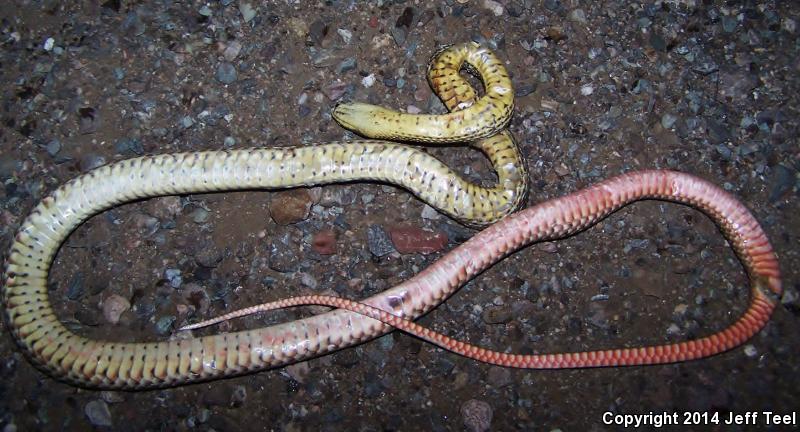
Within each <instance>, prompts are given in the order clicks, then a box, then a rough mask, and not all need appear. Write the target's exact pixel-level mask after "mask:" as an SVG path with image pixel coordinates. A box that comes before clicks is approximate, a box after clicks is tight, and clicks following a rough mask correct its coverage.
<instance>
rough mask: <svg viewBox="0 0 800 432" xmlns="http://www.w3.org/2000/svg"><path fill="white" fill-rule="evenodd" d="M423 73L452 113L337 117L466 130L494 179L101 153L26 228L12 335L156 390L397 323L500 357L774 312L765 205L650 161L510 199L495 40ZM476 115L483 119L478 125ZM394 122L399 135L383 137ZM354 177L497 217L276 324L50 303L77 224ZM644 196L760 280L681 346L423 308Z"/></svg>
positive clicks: (15, 269)
mask: <svg viewBox="0 0 800 432" xmlns="http://www.w3.org/2000/svg"><path fill="white" fill-rule="evenodd" d="M465 62H468V63H469V64H470V65H471V66H470V67H467V69H468V71H469V70H473V69H474V70H475V71H477V72H479V73H480V74H481V79H482V81H483V83H484V89H485V94H484V95H483V96H481V97H480V98H478V97H477V96H476V94H475V91H474V90H468V89H465V88H464V86H465V85H467V82H466V81H465V80H464V79H463V78H461V77H458V76H457V75H458V71H459V70H460V69H461V68H462V67H463V63H465ZM428 73H429V74H428V78H429V81H430V83H431V84H432V85H433V86H434V90H436V89H441V91H442V92H441V93H440V96H441V97H442V100H443V102H444V104H445V106H446V107H447V108H449V109H450V112H449V113H447V114H441V115H436V116H433V115H422V114H414V115H410V114H405V113H400V112H396V111H394V112H393V111H390V110H386V109H384V108H380V107H371V106H368V105H365V104H353V105H350V104H340V105H338V106H336V107H335V108H334V112H333V115H334V118H337V117H339V118H337V120H340V119H341V123H342V124H343V125H345V126H346V127H350V128H352V129H353V130H355V131H357V132H359V133H361V134H363V135H365V136H371V135H370V134H374V136H375V137H378V138H383V139H398V140H402V141H413V140H417V139H418V138H419V137H418V136H416V135H415V134H417V133H418V132H419V131H420V130H423V129H426V128H429V130H428V131H427V132H426V136H427V135H429V137H425V138H422V139H419V141H420V142H424V143H433V144H436V143H451V142H453V141H452V140H451V136H452V135H458V136H459V138H458V139H459V140H462V139H467V140H471V142H472V143H473V144H472V145H474V146H476V147H478V148H480V149H484V150H486V149H487V148H489V151H486V153H487V155H488V156H489V158H490V160H492V161H493V162H495V165H494V167H495V170H496V173H497V178H498V185H497V186H496V187H495V188H481V187H478V186H476V185H470V184H466V183H465V182H463V181H462V180H459V178H458V177H457V176H455V175H454V174H453V172H452V170H450V169H449V168H447V167H446V166H444V165H443V164H442V163H441V162H438V161H436V160H435V159H433V158H430V159H429V158H424V157H423V156H422V155H425V153H422V152H420V151H414V150H411V149H410V148H408V146H406V145H400V144H395V143H389V142H383V141H378V142H375V141H354V142H343V143H331V144H326V145H320V146H310V147H307V148H306V147H302V148H289V149H248V150H237V151H225V152H193V153H179V154H166V155H156V156H145V157H140V158H135V159H130V160H125V161H120V162H117V163H113V164H111V165H107V166H104V167H100V168H97V169H95V170H93V171H90V172H89V173H86V174H84V175H82V176H79V177H77V178H75V179H73V180H71V181H69V182H67V183H65V184H64V185H62V186H60V187H59V188H57V189H56V190H55V191H54V192H52V194H50V195H49V196H48V197H46V198H44V199H43V200H42V201H41V203H39V204H38V205H37V206H36V207H35V208H34V209H33V210H32V212H31V213H30V215H29V216H28V217H27V218H26V219H25V220H24V221H23V223H22V224H21V226H20V228H19V230H18V233H17V235H16V237H15V240H14V242H13V243H12V246H11V251H10V253H9V255H8V258H7V264H6V268H5V272H4V275H3V285H2V287H0V294H1V295H2V305H3V310H4V312H5V313H4V316H5V319H6V322H7V327H8V328H9V330H10V331H11V333H12V335H13V336H14V338H15V340H16V341H17V342H18V344H19V346H20V347H21V349H22V350H23V351H24V352H25V353H26V355H27V356H28V358H29V359H30V360H31V362H32V363H33V364H34V365H36V366H37V367H39V368H40V369H42V370H43V371H45V372H46V373H49V374H50V375H51V376H53V377H55V378H57V379H61V380H63V381H66V382H68V383H71V384H75V385H79V386H83V387H89V388H97V389H149V388H162V387H170V386H176V385H182V384H186V383H193V382H199V381H207V380H212V379H217V378H223V377H229V376H235V375H241V374H245V373H251V372H255V371H259V370H264V369H268V368H272V367H277V366H281V365H287V364H290V363H294V362H298V361H302V360H304V359H308V358H312V357H316V356H320V355H324V354H326V353H330V352H333V351H336V350H339V349H343V348H346V347H350V346H353V345H355V344H359V343H362V342H365V341H367V340H370V339H373V338H375V337H378V336H380V335H382V334H385V333H387V332H389V331H391V330H392V329H394V328H398V329H400V330H403V331H407V332H410V333H412V334H415V335H417V336H419V337H421V338H423V339H426V340H429V341H431V342H433V343H435V344H438V345H440V346H442V347H444V348H447V349H450V350H452V351H454V352H458V353H460V354H463V355H466V356H469V357H472V358H475V359H477V360H481V361H485V362H490V363H495V364H500V365H505V366H512V367H590V366H616V365H620V366H621V365H628V364H646V363H665V362H674V361H681V360H688V359H694V358H700V357H705V356H710V355H713V354H716V353H719V352H722V351H725V350H729V349H731V348H733V347H735V346H738V345H739V344H741V343H743V342H744V341H745V340H747V339H748V338H750V337H751V336H752V335H753V334H755V333H756V332H758V331H759V330H760V329H761V328H762V327H763V326H764V325H765V323H766V322H767V321H768V319H769V317H770V315H771V312H772V310H773V309H774V308H775V305H776V302H777V299H778V298H779V296H780V294H781V278H780V270H779V268H778V262H777V257H776V256H775V254H774V252H773V250H772V247H771V245H770V243H769V241H768V239H767V237H766V234H765V233H764V231H763V229H762V228H761V227H760V225H759V224H758V222H757V220H756V219H755V217H754V216H753V215H752V214H751V213H750V212H749V210H748V209H747V208H746V207H745V206H744V205H743V204H742V203H740V202H739V201H738V200H736V198H734V197H733V196H732V195H730V194H729V193H727V192H725V191H724V190H722V189H720V188H718V187H716V186H714V185H713V184H711V183H710V182H707V181H705V180H702V179H699V178H697V177H694V176H691V175H689V174H684V173H679V172H673V171H643V172H633V173H627V174H623V175H621V176H618V177H615V178H612V179H609V180H606V181H605V182H601V183H599V184H597V185H594V186H590V187H589V188H587V189H584V190H581V191H578V192H574V193H572V194H570V195H567V196H565V197H561V198H554V199H550V200H547V201H544V202H542V203H539V204H538V205H536V206H534V207H531V208H528V209H526V210H523V211H520V212H517V213H513V211H514V210H515V209H516V206H517V205H518V204H519V202H521V201H522V196H524V192H525V186H524V185H520V182H522V183H524V184H526V180H525V179H524V177H525V176H524V169H523V168H522V167H521V166H512V165H513V164H512V163H511V161H512V160H515V159H517V160H518V159H519V156H514V155H513V154H512V153H514V149H516V145H515V144H514V142H513V139H512V138H510V134H509V133H507V131H503V130H494V131H489V129H497V128H500V129H502V128H504V127H505V126H507V125H508V121H509V120H508V119H506V118H504V117H503V116H504V115H510V113H511V111H512V109H513V90H512V87H511V82H510V79H509V78H508V74H507V72H506V71H505V69H504V67H503V65H502V62H501V61H499V60H498V59H497V57H496V56H495V55H494V54H493V53H491V51H490V50H488V49H485V48H482V47H480V46H478V45H476V44H473V43H467V44H459V45H454V46H452V47H450V48H447V49H445V50H443V51H440V52H439V53H438V54H437V55H436V56H434V59H433V60H432V62H431V66H430V67H429V70H428ZM437 86H438V87H437ZM503 112H507V113H508V114H503ZM439 116H441V117H439ZM437 122H438V123H437ZM474 122H477V123H478V124H480V123H483V124H484V126H481V127H477V126H473V124H474ZM386 123H388V124H389V125H388V126H387V125H386ZM457 123H460V124H462V125H465V126H466V129H468V130H467V132H461V131H459V132H457V131H456V130H455V128H454V126H453V124H457ZM392 124H393V125H392ZM437 124H438V126H437ZM487 125H488V126H487ZM418 126H419V127H418ZM483 127H485V128H486V129H482V128H483ZM442 128H444V130H442ZM392 130H396V131H398V133H397V135H393V136H386V135H383V134H386V133H387V131H388V133H391V131H392ZM447 130H449V131H451V132H447ZM451 134H452V135H451ZM492 143H500V149H501V150H502V151H495V152H492V150H494V148H491V146H492ZM409 161H410V162H409ZM504 167H505V168H508V169H504ZM429 168H431V169H433V170H434V171H428V169H429ZM504 176H505V177H504ZM354 180H382V181H387V182H390V183H393V184H397V185H399V186H403V187H405V188H407V189H409V190H410V191H411V192H413V193H414V194H416V195H417V196H419V197H420V198H421V199H423V200H425V201H426V202H428V203H430V204H431V205H434V206H435V207H437V208H438V209H439V210H440V211H442V212H444V213H445V214H448V215H450V216H451V217H453V218H454V219H456V220H459V221H465V222H466V223H471V224H474V225H487V224H491V225H489V226H488V227H487V228H485V229H484V230H483V231H481V232H479V233H478V234H476V235H475V236H474V237H472V238H471V239H470V240H468V241H466V242H464V243H462V244H461V245H459V246H457V247H455V248H454V249H452V250H451V251H450V252H448V253H447V254H445V255H444V256H442V257H441V258H440V259H438V260H437V261H436V262H434V263H433V264H431V265H430V266H428V267H427V268H425V269H423V270H422V271H421V272H419V273H418V274H417V275H415V276H413V277H411V278H410V279H408V280H406V281H405V282H403V283H400V284H399V285H397V286H395V287H393V288H391V289H388V290H386V291H384V292H381V293H379V294H376V295H373V296H372V297H369V298H366V299H363V300H361V301H358V302H354V301H351V300H347V299H342V298H336V297H323V296H314V297H298V298H294V299H286V300H284V301H282V302H279V305H278V307H287V306H293V305H299V304H306V303H316V304H327V305H329V306H333V307H336V308H337V309H335V310H332V311H329V312H325V313H321V314H318V315H314V316H311V317H308V318H304V319H300V320H295V321H290V322H286V323H282V324H277V325H272V326H268V327H261V328H256V329H249V330H242V331H238V332H233V333H217V334H209V335H205V336H199V337H195V336H194V335H191V336H188V337H185V338H173V339H171V340H168V341H155V342H110V341H103V340H96V339H89V338H86V337H82V336H80V335H77V334H75V333H73V332H72V331H70V330H68V329H67V328H66V327H65V326H64V324H63V323H61V322H60V321H59V319H58V318H57V316H56V314H55V312H54V310H53V308H52V303H51V300H50V295H49V293H48V289H47V279H48V273H49V269H50V266H51V264H52V261H53V258H54V256H55V254H56V252H57V250H58V248H59V246H60V244H61V243H62V242H63V241H64V240H65V239H66V237H67V236H68V235H69V233H70V232H71V231H72V230H74V229H75V228H76V227H77V226H78V225H79V224H80V223H82V222H83V221H85V220H86V219H87V218H89V217H90V216H92V215H94V214H97V213H99V212H101V211H103V210H105V209H108V208H111V207H113V206H116V205H119V204H122V203H125V202H129V201H132V200H136V199H142V198H147V197H154V196H161V195H168V194H185V193H196V192H206V191H221V190H234V189H255V188H268V189H271V188H281V187H290V186H302V185H310V184H320V183H332V182H338V181H354ZM509 185H510V187H509ZM423 189H426V190H423ZM437 192H438V193H437ZM442 192H443V193H442ZM489 198H495V199H496V201H495V202H494V203H493V205H497V207H492V209H491V210H490V211H486V208H487V207H484V206H483V205H481V204H478V201H484V200H486V199H489ZM642 199H660V200H668V201H674V202H679V203H684V204H688V205H691V206H693V207H695V208H698V209H700V210H701V211H703V212H705V213H706V214H708V215H709V216H710V217H711V218H712V219H713V220H714V221H715V222H716V223H717V224H718V225H719V227H720V228H721V231H722V233H723V234H724V235H725V236H726V238H727V239H728V241H729V243H730V244H731V245H732V246H733V248H734V250H735V251H736V253H737V256H738V257H739V258H740V261H741V262H742V264H743V267H744V269H745V270H746V272H747V273H748V276H749V279H750V281H751V303H750V306H749V308H748V309H747V311H746V312H745V314H744V315H743V316H742V317H741V318H740V319H739V320H738V321H736V322H735V323H734V324H732V325H731V326H730V327H728V328H727V329H725V330H723V331H721V332H718V333H715V334H713V335H711V336H707V337H704V338H701V339H696V340H690V341H686V342H680V343H676V344H672V345H659V346H653V347H644V348H623V349H617V350H607V351H593V352H581V353H562V354H547V355H542V356H516V355H514V354H508V353H501V352H496V351H490V350H486V349H483V348H480V347H476V346H473V345H470V344H467V343H465V342H461V341H456V340H453V339H450V338H447V337H446V336H444V335H442V334H439V333H435V332H432V331H431V330H429V329H425V328H422V327H419V326H418V325H417V324H416V323H414V322H413V320H414V319H416V318H417V317H419V316H421V315H423V314H425V313H427V312H429V311H431V310H432V309H433V308H435V307H436V306H438V305H439V304H440V303H441V302H443V301H444V300H445V299H446V298H447V297H448V296H450V295H451V294H452V293H453V292H455V291H456V290H457V289H458V288H459V287H460V286H462V285H463V284H464V283H466V282H467V281H468V280H470V279H472V278H474V277H476V276H477V275H478V274H479V273H481V272H482V271H484V270H485V269H487V268H488V267H490V266H492V265H494V264H495V263H496V262H498V261H500V260H501V259H502V258H504V257H505V256H507V255H508V254H510V253H512V252H514V251H516V250H518V249H520V248H522V247H524V246H526V245H528V244H531V243H533V242H537V241H544V240H549V239H558V238H563V237H566V236H570V235H572V234H575V233H577V232H579V231H582V230H584V229H586V228H588V227H589V226H591V225H592V224H594V223H596V222H598V221H599V220H601V219H603V218H605V217H606V216H608V215H609V214H611V213H613V212H614V211H616V210H618V209H619V208H621V207H623V206H625V205H628V204H630V203H632V202H634V201H638V200H642ZM464 205H466V208H462V207H463V206H464Z"/></svg>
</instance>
